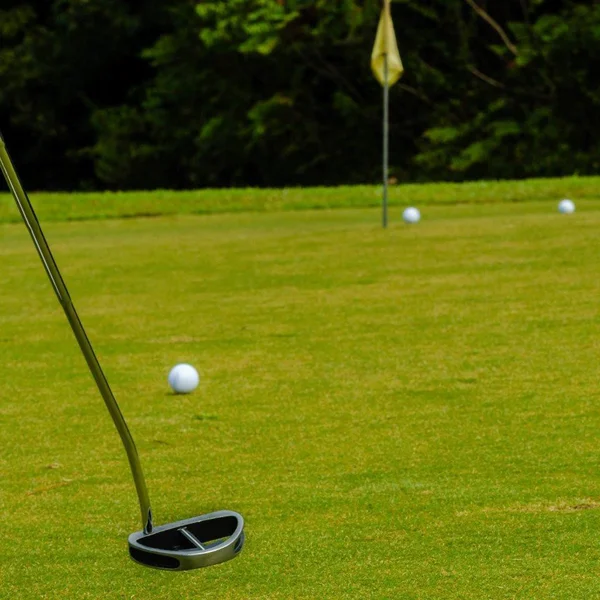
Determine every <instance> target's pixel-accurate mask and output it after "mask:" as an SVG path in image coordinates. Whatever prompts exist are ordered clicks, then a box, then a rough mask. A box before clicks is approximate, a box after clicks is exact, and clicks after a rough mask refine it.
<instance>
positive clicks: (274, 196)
mask: <svg viewBox="0 0 600 600" xmlns="http://www.w3.org/2000/svg"><path fill="white" fill-rule="evenodd" d="M24 186H25V187H27V182H24ZM599 187H600V177H565V178H560V179H535V180H526V181H492V182H490V181H476V182H468V183H455V184H452V183H429V184H426V185H417V184H413V185H400V186H390V188H389V202H390V204H391V205H392V206H407V205H410V204H413V205H416V206H420V207H423V206H438V205H456V204H478V205H479V204H498V203H506V202H515V203H522V202H539V201H545V200H549V199H556V201H558V199H560V198H561V197H565V196H567V197H569V196H573V197H574V198H575V199H577V200H588V199H598V197H599V193H598V188H599ZM31 196H32V201H33V202H34V203H35V206H36V210H37V213H38V215H39V216H40V218H41V219H43V220H44V221H76V220H96V219H114V218H133V217H157V216H167V215H186V214H223V213H239V212H249V211H250V212H274V211H289V210H293V211H297V210H316V209H320V210H322V209H333V208H368V207H377V206H379V204H380V202H381V188H380V187H375V186H352V187H348V186H346V187H344V186H341V187H331V188H287V189H260V190H259V189H252V190H248V189H222V190H195V191H182V192H173V191H170V190H154V191H146V192H97V193H96V192H90V193H87V194H69V193H56V192H55V193H34V194H32V195H31ZM19 219H20V217H19V213H18V212H17V210H16V208H15V206H14V202H13V200H12V198H11V197H10V195H9V194H0V223H6V222H18V221H19Z"/></svg>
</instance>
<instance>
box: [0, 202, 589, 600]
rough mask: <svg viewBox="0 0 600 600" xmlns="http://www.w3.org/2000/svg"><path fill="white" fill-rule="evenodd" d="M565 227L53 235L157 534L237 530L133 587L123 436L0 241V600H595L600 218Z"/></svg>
mask: <svg viewBox="0 0 600 600" xmlns="http://www.w3.org/2000/svg"><path fill="white" fill-rule="evenodd" d="M555 200H556V199H555V198H554V197H552V198H548V199H547V200H545V201H531V202H517V203H512V202H505V203H502V202H497V203H496V204H489V205H488V204H486V205H474V204H469V203H465V204H463V205H451V204H447V205H440V206H435V205H432V206H429V207H428V208H426V209H424V210H423V221H422V222H421V223H420V224H419V225H417V226H410V227H407V226H402V225H400V224H399V223H398V221H399V210H398V209H396V210H393V211H392V221H393V223H394V225H393V227H392V228H391V229H389V230H388V231H382V230H381V229H380V228H379V227H378V224H377V223H378V218H379V215H378V211H376V210H372V209H350V210H331V211H329V210H320V211H308V210H307V211H303V212H265V213H262V214H256V213H255V214H248V213H239V214H225V215H213V216H171V217H159V218H155V219H129V220H109V221H94V222H71V223H50V224H49V225H48V226H47V228H46V229H47V236H48V238H49V240H50V242H51V244H52V245H53V247H54V249H55V254H56V257H57V260H58V262H59V264H60V265H61V267H62V270H63V272H64V273H63V274H64V276H65V279H66V280H67V282H68V284H69V286H70V288H71V294H72V296H73V299H74V301H75V303H76V305H77V307H78V310H79V312H80V314H81V316H82V319H83V321H84V324H85V325H86V327H87V329H88V333H89V335H90V338H91V339H92V341H93V343H94V344H95V346H96V350H97V353H98V355H99V357H100V359H101V362H102V363H103V365H104V367H105V369H106V372H107V375H108V377H109V380H110V381H111V383H112V384H113V387H114V390H115V393H116V395H117V398H118V399H119V401H120V403H121V406H122V409H123V412H124V414H125V416H126V418H127V420H128V422H129V424H130V428H131V430H132V432H133V434H134V437H135V438H136V441H137V443H138V448H139V450H140V454H141V457H142V461H143V464H144V467H145V469H146V472H147V473H146V474H147V478H148V481H149V485H150V492H151V497H152V499H153V504H154V511H155V514H156V518H157V521H159V522H168V521H172V520H177V519H182V518H186V517H189V516H193V515H196V514H199V513H202V512H206V511H211V510H216V509H222V508H228V509H233V510H238V511H239V512H241V513H242V514H243V515H244V517H245V518H246V521H247V535H248V541H247V545H246V548H245V549H244V551H243V553H242V554H241V555H240V557H239V558H237V559H236V560H235V561H232V562H230V563H227V564H224V565H221V566H218V567H214V568H211V569H207V570H203V571H196V572H191V573H184V574H172V573H165V572H158V571H152V570H147V569H144V568H143V567H140V566H138V565H135V564H134V563H131V562H130V561H129V559H128V557H127V553H126V538H127V535H128V534H129V533H130V532H131V531H134V530H136V529H139V523H138V521H139V515H138V508H137V504H136V500H135V493H134V488H133V484H132V482H131V480H130V476H129V472H128V468H127V464H126V460H125V458H124V453H123V451H122V449H121V447H120V443H119V440H118V437H117V435H116V432H115V431H114V428H113V426H112V423H111V422H110V419H109V417H108V414H107V413H106V410H105V408H104V406H103V405H102V402H101V399H100V398H99V395H98V393H97V391H95V388H94V386H93V383H92V381H91V378H90V376H89V375H88V373H87V372H86V367H85V364H84V362H83V359H82V358H81V357H80V355H79V354H78V351H77V349H76V346H75V344H74V341H73V339H72V335H71V333H70V331H69V329H68V327H67V325H66V321H65V318H64V316H63V315H62V313H61V311H60V308H59V306H58V304H57V302H56V299H55V298H54V297H53V294H52V291H51V288H50V286H49V284H48V282H47V281H46V279H45V275H44V274H43V271H42V269H41V266H40V264H39V260H38V259H37V257H36V256H35V253H34V250H33V247H32V244H31V241H30V240H29V239H28V238H27V233H26V231H25V228H24V227H23V225H22V224H20V225H19V224H5V225H1V226H0V239H1V243H0V259H1V261H2V274H3V278H2V281H3V285H2V287H1V288H0V352H1V357H2V360H1V361H0V381H1V382H2V388H1V389H2V395H1V400H0V480H1V485H0V530H1V531H2V536H1V537H0V582H1V585H0V597H1V598H11V599H12V598H19V599H20V600H29V599H39V598H47V599H54V598H56V599H59V598H61V599H64V598H73V599H92V598H94V599H95V598H104V599H130V598H131V599H133V598H161V599H181V598H205V597H214V598H223V599H240V600H241V599H266V598H268V599H271V598H272V599H307V600H308V599H315V598H319V599H329V598H331V599H356V598H361V599H362V598H373V599H423V600H425V599H432V598H440V599H461V600H465V599H473V600H475V599H477V600H480V599H482V598H494V599H503V598H507V599H508V598H511V599H512V598H519V599H531V598H536V599H546V598H548V599H550V598H560V599H565V598H566V599H569V598H593V597H597V596H599V595H600V578H599V577H598V575H599V573H598V564H599V559H600V546H599V544H598V530H599V527H600V519H599V509H600V472H599V470H598V456H599V442H598V431H599V430H600V411H599V410H598V407H597V404H598V402H599V400H600V398H599V395H600V394H599V388H598V383H597V382H598V379H599V375H600V363H599V361H598V352H599V350H600V343H599V342H598V339H599V336H598V333H599V331H600V316H599V315H600V313H599V310H598V298H599V296H600V278H598V276H597V270H598V256H599V253H600V238H599V237H598V228H599V227H600V209H599V207H598V204H597V202H596V201H593V200H591V199H590V200H585V199H584V200H580V199H577V198H576V200H577V206H578V211H577V213H575V214H574V215H570V216H564V215H559V214H558V213H557V212H556V202H555ZM179 361H188V362H191V363H193V364H195V365H197V367H198V368H199V370H200V371H201V375H202V383H201V387H200V388H199V389H198V390H197V392H196V393H194V394H193V395H190V396H181V397H178V396H172V395H170V394H169V393H168V390H167V389H166V375H167V372H168V369H169V367H170V366H172V365H173V364H175V363H176V362H179Z"/></svg>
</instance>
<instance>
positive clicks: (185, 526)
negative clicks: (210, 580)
mask: <svg viewBox="0 0 600 600" xmlns="http://www.w3.org/2000/svg"><path fill="white" fill-rule="evenodd" d="M243 545H244V519H243V518H242V516H241V515H239V514H238V513H236V512H233V511H230V510H220V511H218V512H214V513H210V514H207V515H201V516H200V517H195V518H193V519H186V520H185V521H177V522H176V523H170V524H168V525H161V526H160V527H156V528H155V529H154V530H153V531H152V533H144V532H143V531H138V532H137V533H132V534H131V535H130V536H129V555H130V556H131V558H132V559H133V560H134V561H136V562H138V563H140V564H142V565H145V566H147V567H154V568H155V569H165V570H167V571H186V570H188V569H198V568H200V567H210V566H211V565H216V564H219V563H222V562H225V561H227V560H231V559H232V558H235V557H236V556H237V555H238V554H239V553H240V551H241V550H242V546H243Z"/></svg>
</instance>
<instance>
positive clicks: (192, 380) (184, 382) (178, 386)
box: [169, 363, 200, 394]
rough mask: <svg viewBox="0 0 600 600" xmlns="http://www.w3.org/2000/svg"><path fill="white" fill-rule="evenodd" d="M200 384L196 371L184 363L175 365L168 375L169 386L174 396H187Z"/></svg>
mask: <svg viewBox="0 0 600 600" xmlns="http://www.w3.org/2000/svg"><path fill="white" fill-rule="evenodd" d="M199 383H200V376H199V375H198V371H196V369H194V367H192V365H188V364H185V363H182V364H179V365H175V366H174V367H173V368H172V369H171V371H170V373H169V385H170V386H171V389H172V390H173V391H174V392H175V393H176V394H189V393H190V392H193V391H194V390H195V389H196V388H197V387H198V384H199Z"/></svg>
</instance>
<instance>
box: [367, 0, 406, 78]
mask: <svg viewBox="0 0 600 600" xmlns="http://www.w3.org/2000/svg"><path fill="white" fill-rule="evenodd" d="M386 55H387V60H388V84H389V85H390V86H392V85H394V83H396V82H397V81H398V79H400V77H402V73H404V67H403V66H402V60H401V58H400V52H398V44H397V42H396V34H395V33H394V23H393V22H392V12H391V10H390V0H384V3H383V8H382V9H381V17H380V18H379V27H377V36H376V37H375V45H374V46H373V54H371V69H372V70H373V74H374V75H375V77H376V78H377V81H379V83H381V85H385V71H384V63H385V57H386Z"/></svg>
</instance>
